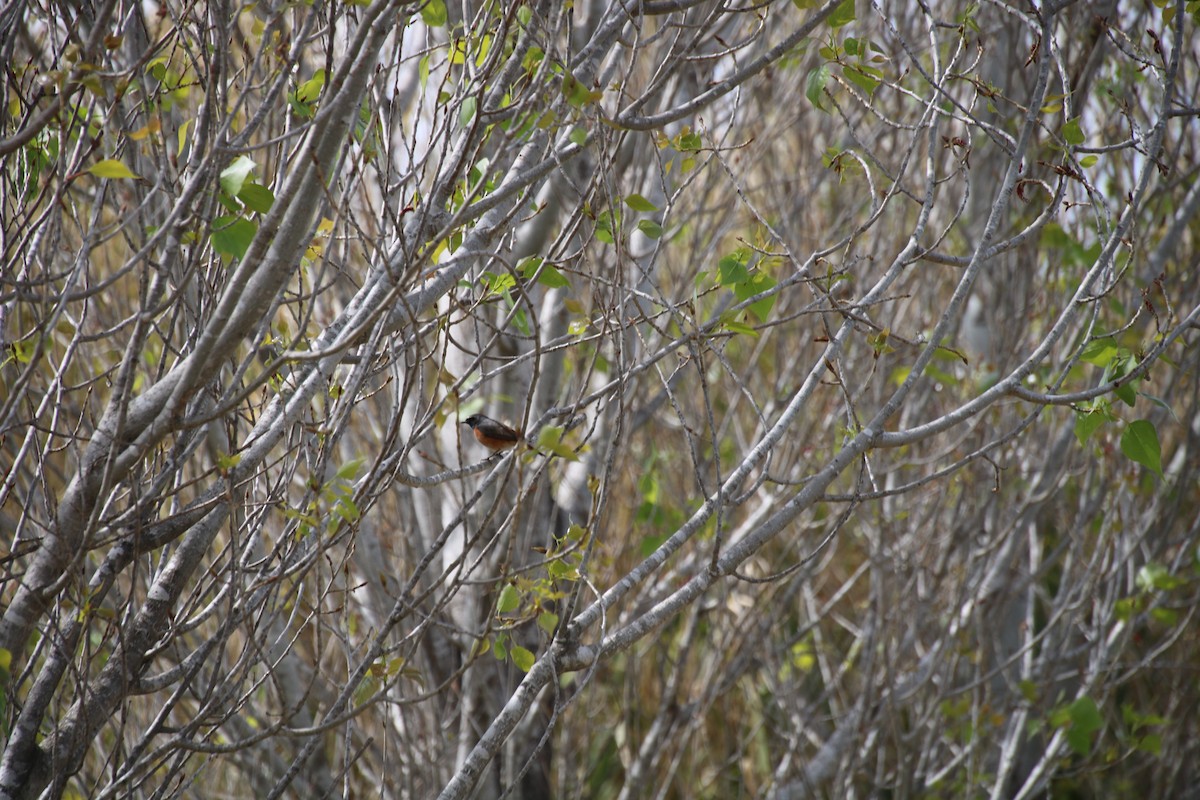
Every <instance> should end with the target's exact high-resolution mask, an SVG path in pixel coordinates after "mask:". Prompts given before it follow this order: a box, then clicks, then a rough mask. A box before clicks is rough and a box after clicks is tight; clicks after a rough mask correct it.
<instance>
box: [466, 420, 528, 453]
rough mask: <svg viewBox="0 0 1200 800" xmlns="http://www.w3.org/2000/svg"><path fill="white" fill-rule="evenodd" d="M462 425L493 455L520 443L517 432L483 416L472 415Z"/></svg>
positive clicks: (519, 435)
mask: <svg viewBox="0 0 1200 800" xmlns="http://www.w3.org/2000/svg"><path fill="white" fill-rule="evenodd" d="M462 424H463V425H470V426H471V430H472V431H474V432H475V438H476V439H478V440H479V443H480V444H481V445H483V446H484V447H486V448H487V449H488V450H491V451H492V452H493V453H499V452H501V451H503V450H510V449H512V448H514V447H516V446H517V445H518V444H520V443H521V441H522V439H521V432H520V431H519V430H513V429H512V428H510V427H508V426H507V425H505V424H504V423H503V422H497V421H496V420H494V419H492V418H491V417H485V416H484V415H483V414H472V415H471V416H469V417H467V418H466V419H464V420H463V421H462Z"/></svg>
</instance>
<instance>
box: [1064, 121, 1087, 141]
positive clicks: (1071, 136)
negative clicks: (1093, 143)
mask: <svg viewBox="0 0 1200 800" xmlns="http://www.w3.org/2000/svg"><path fill="white" fill-rule="evenodd" d="M1063 139H1065V140H1066V142H1067V144H1071V145H1080V144H1083V140H1084V135H1083V128H1081V127H1080V126H1079V117H1076V118H1075V119H1069V120H1067V123H1066V124H1065V125H1063Z"/></svg>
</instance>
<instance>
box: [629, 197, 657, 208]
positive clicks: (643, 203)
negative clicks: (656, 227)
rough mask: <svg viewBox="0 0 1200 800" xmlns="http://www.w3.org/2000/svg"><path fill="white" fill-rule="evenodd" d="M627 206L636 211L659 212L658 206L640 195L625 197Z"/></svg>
mask: <svg viewBox="0 0 1200 800" xmlns="http://www.w3.org/2000/svg"><path fill="white" fill-rule="evenodd" d="M625 205H627V206H629V207H630V208H632V209H633V210H634V211H658V206H656V205H654V203H651V202H650V201H649V200H647V199H646V198H644V197H642V196H641V195H640V194H631V195H627V196H626V197H625Z"/></svg>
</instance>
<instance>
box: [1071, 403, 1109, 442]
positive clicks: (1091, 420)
mask: <svg viewBox="0 0 1200 800" xmlns="http://www.w3.org/2000/svg"><path fill="white" fill-rule="evenodd" d="M1109 419H1110V417H1109V415H1108V414H1107V413H1105V412H1104V411H1101V410H1099V409H1094V410H1092V411H1077V412H1075V438H1076V439H1077V440H1078V441H1079V443H1080V444H1085V443H1086V442H1087V440H1088V439H1090V438H1091V437H1092V434H1093V433H1095V432H1096V430H1097V429H1098V428H1099V427H1100V426H1101V425H1103V424H1104V423H1106V422H1108V421H1109Z"/></svg>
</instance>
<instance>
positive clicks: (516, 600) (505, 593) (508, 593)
mask: <svg viewBox="0 0 1200 800" xmlns="http://www.w3.org/2000/svg"><path fill="white" fill-rule="evenodd" d="M520 605H521V595H520V594H519V593H518V592H517V587H515V586H513V585H512V584H511V583H508V584H505V586H504V588H503V589H501V590H500V600H499V602H497V603H496V611H497V612H498V613H500V614H507V613H509V612H510V611H516V610H517V608H518V607H520Z"/></svg>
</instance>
